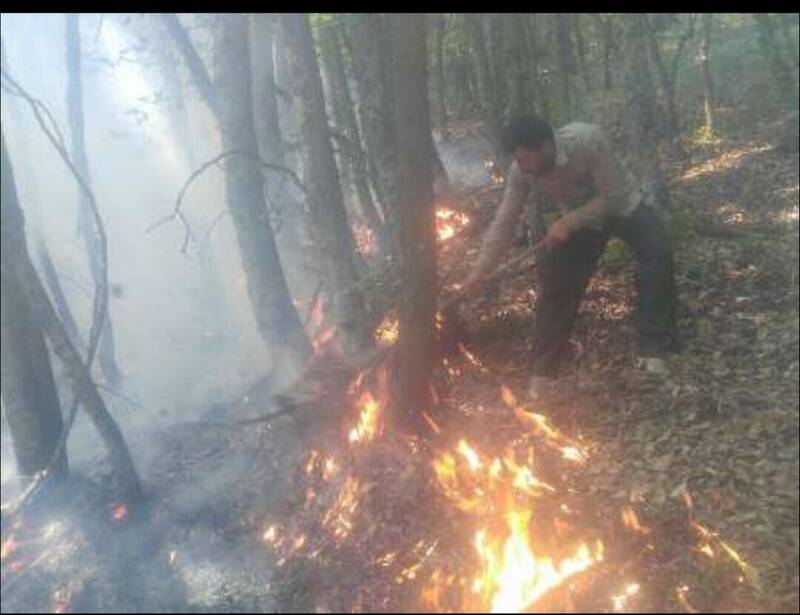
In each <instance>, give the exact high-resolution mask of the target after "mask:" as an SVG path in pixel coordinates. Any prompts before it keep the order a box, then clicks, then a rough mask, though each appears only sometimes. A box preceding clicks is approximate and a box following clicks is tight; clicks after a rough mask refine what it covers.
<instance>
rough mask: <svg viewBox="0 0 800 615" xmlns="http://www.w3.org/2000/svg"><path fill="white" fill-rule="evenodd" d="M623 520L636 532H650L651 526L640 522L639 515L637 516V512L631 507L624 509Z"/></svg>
mask: <svg viewBox="0 0 800 615" xmlns="http://www.w3.org/2000/svg"><path fill="white" fill-rule="evenodd" d="M622 522H623V523H624V524H625V526H626V527H629V528H630V529H632V530H633V531H634V532H638V533H639V534H649V533H650V528H649V527H646V526H644V525H642V524H641V523H639V517H637V516H636V512H635V511H634V510H633V509H632V508H630V507H628V508H625V509H623V511H622Z"/></svg>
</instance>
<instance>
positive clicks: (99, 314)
mask: <svg viewBox="0 0 800 615" xmlns="http://www.w3.org/2000/svg"><path fill="white" fill-rule="evenodd" d="M0 72H1V74H2V78H3V79H4V80H5V81H6V84H5V85H6V89H7V90H8V91H9V92H10V93H11V94H13V95H14V96H19V97H21V98H23V99H24V100H25V101H26V102H27V103H28V104H29V105H30V107H31V110H32V111H33V114H34V117H35V118H36V121H37V123H38V124H39V127H40V128H41V130H42V132H44V134H45V136H46V137H47V139H48V141H50V144H51V145H52V146H53V148H54V149H55V150H56V152H57V153H58V155H59V157H60V158H61V160H62V161H63V162H64V164H65V165H66V166H67V167H68V169H69V171H70V172H71V173H72V175H73V176H74V177H75V180H76V181H77V182H78V185H79V186H80V188H81V190H82V191H83V192H84V193H85V195H86V197H87V199H88V201H89V205H90V207H91V211H92V216H93V219H94V223H95V230H96V231H97V239H98V241H99V246H98V247H99V249H100V263H99V264H100V267H99V280H97V281H96V284H95V294H94V302H93V313H92V324H91V326H90V328H89V342H88V347H87V350H86V359H85V360H84V361H83V364H81V360H80V355H78V354H77V353H76V354H75V360H76V361H77V365H79V366H80V368H81V369H83V370H85V373H86V376H85V378H84V381H83V383H82V384H81V381H80V379H79V377H78V376H77V375H74V379H73V388H74V393H75V394H74V399H73V401H72V405H71V407H70V410H69V413H68V418H67V421H66V423H65V424H64V426H63V429H62V431H61V434H60V436H59V439H58V442H57V444H56V446H55V448H54V450H53V453H52V455H51V457H50V461H49V463H48V465H47V467H46V468H45V470H44V471H42V472H40V473H39V477H38V480H35V481H34V482H33V483H32V484H31V486H32V488H31V489H30V490H28V491H26V492H25V494H23V497H21V498H20V499H19V501H18V503H17V504H16V506H15V510H19V508H21V507H22V506H23V505H24V504H25V502H27V501H28V499H29V498H30V496H31V495H32V494H33V493H34V492H36V491H38V489H39V488H40V487H41V485H43V484H44V480H43V479H44V478H45V477H46V476H48V475H49V474H50V473H51V472H52V469H53V468H54V467H55V465H56V463H57V462H58V460H59V459H60V457H61V454H62V452H63V450H64V447H65V446H66V442H67V437H68V435H69V432H70V430H71V429H72V426H73V425H74V423H75V417H76V416H77V413H78V406H79V404H80V401H81V399H83V398H84V397H85V396H86V391H85V388H86V387H88V388H89V394H90V396H91V395H92V394H94V395H96V396H97V398H99V393H98V392H97V385H96V384H95V383H94V381H93V380H92V378H91V366H92V362H93V360H94V356H95V353H96V351H97V346H98V342H99V340H100V335H101V333H102V328H103V325H104V324H105V322H106V320H107V319H108V244H107V238H106V233H105V228H104V226H103V220H102V218H101V217H100V212H99V210H98V207H97V200H96V199H95V196H94V192H93V191H92V189H91V188H90V187H89V185H88V184H87V182H86V180H85V179H84V178H83V176H82V175H81V173H80V172H79V171H78V170H77V169H76V168H75V165H74V164H73V163H72V160H71V159H70V156H69V154H68V153H67V151H66V148H65V146H64V138H63V136H62V135H61V131H60V130H59V129H58V124H56V122H55V120H54V119H53V116H52V114H51V113H50V111H49V110H48V109H47V107H46V106H45V105H44V103H42V102H41V101H39V100H37V99H36V98H34V97H33V96H31V95H30V94H29V93H28V92H27V91H26V90H25V89H24V88H23V87H22V86H21V85H20V84H19V83H18V82H17V81H16V80H15V79H14V78H13V77H12V76H11V75H10V74H9V73H8V71H7V70H6V68H5V67H2V68H0ZM9 86H10V87H9ZM43 114H44V116H45V117H47V118H49V120H50V121H51V122H52V127H51V128H49V127H48V126H47V125H46V123H45V121H44V119H43V117H42V115H43ZM54 133H55V134H54ZM30 267H31V270H32V272H34V271H35V270H33V265H32V264H30ZM33 275H34V277H35V273H33ZM41 292H42V293H44V289H43V287H42V288H41ZM44 297H45V299H44V300H45V301H46V302H47V306H48V307H49V309H50V310H52V306H50V305H49V300H48V299H47V298H46V294H45V295H44ZM50 316H51V317H53V318H56V321H57V317H56V316H54V315H53V314H50ZM58 322H60V321H58ZM61 326H62V327H63V325H61ZM46 333H47V335H48V336H50V335H52V334H53V331H52V330H50V329H49V328H48V329H46ZM50 341H51V343H53V344H54V345H55V344H56V340H54V339H51V340H50ZM67 345H68V346H70V347H71V345H70V344H69V342H68V341H67ZM62 359H64V357H62ZM82 389H84V390H83V391H82ZM85 403H87V402H85ZM101 405H102V402H101ZM87 408H88V407H87ZM95 411H96V412H95ZM87 412H88V409H87ZM98 413H99V414H98ZM103 413H105V414H104V415H103ZM90 415H91V416H92V417H93V418H94V419H97V420H102V421H105V422H106V423H109V422H111V423H112V424H113V419H112V418H111V416H110V415H108V411H107V410H106V409H105V407H103V408H102V412H99V409H97V408H95V409H93V410H92V412H90ZM101 415H103V416H101ZM95 426H96V427H98V430H99V431H101V436H105V435H107V434H106V433H103V428H102V427H101V424H100V423H96V425H95ZM108 427H109V426H108V424H106V425H105V428H106V429H107V428H108ZM113 428H114V429H116V430H118V428H117V427H116V424H113ZM112 431H113V429H112ZM119 437H120V438H121V434H120V436H119ZM106 443H107V445H108V446H109V454H110V455H111V457H112V460H113V459H114V458H115V455H116V454H118V453H119V455H120V457H124V458H125V464H124V465H127V466H128V468H126V469H129V470H130V471H133V472H134V474H133V476H132V477H124V478H132V480H133V482H134V483H135V488H136V490H138V488H139V487H138V477H136V475H135V470H132V467H133V466H132V463H130V459H129V453H128V451H127V449H125V450H124V451H115V450H114V448H113V447H114V445H115V444H116V445H118V444H119V442H116V443H112V442H111V441H107V442H106ZM122 446H123V447H124V446H125V444H124V440H123V441H122Z"/></svg>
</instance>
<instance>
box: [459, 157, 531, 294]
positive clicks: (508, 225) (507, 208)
mask: <svg viewBox="0 0 800 615" xmlns="http://www.w3.org/2000/svg"><path fill="white" fill-rule="evenodd" d="M529 189H530V186H529V184H528V182H527V181H526V180H525V178H524V177H523V176H522V173H521V172H520V170H519V167H518V166H517V164H516V162H515V163H513V164H512V165H511V169H510V170H509V173H508V179H507V183H506V189H505V192H504V193H503V201H502V202H501V203H500V207H498V209H497V213H496V214H495V216H494V220H493V221H492V224H491V226H489V230H488V231H487V232H486V239H484V242H483V248H482V249H481V254H480V256H479V257H478V262H477V263H476V264H475V266H474V267H473V270H472V273H471V274H470V278H471V279H479V278H481V277H484V276H486V275H488V274H489V273H491V272H492V270H493V269H494V268H495V267H497V264H498V263H499V262H500V258H501V257H502V256H503V254H504V253H505V251H506V250H507V249H508V246H509V245H510V243H511V239H512V237H513V234H514V224H515V223H516V221H517V218H518V217H519V213H520V210H521V209H522V204H523V203H524V202H525V197H527V195H528V190H529Z"/></svg>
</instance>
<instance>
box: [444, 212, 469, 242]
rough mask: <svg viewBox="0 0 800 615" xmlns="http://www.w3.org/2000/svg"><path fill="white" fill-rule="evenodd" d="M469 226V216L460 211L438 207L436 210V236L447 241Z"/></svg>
mask: <svg viewBox="0 0 800 615" xmlns="http://www.w3.org/2000/svg"><path fill="white" fill-rule="evenodd" d="M467 224H469V216H468V215H467V214H465V213H464V212H462V211H456V210H455V209H448V208H447V207H439V208H437V209H436V236H437V237H438V238H439V241H447V240H448V239H451V238H452V237H454V236H455V235H456V234H457V233H458V232H459V231H460V230H461V229H463V228H464V227H465V226H467Z"/></svg>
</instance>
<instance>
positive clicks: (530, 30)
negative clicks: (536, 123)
mask: <svg viewBox="0 0 800 615" xmlns="http://www.w3.org/2000/svg"><path fill="white" fill-rule="evenodd" d="M523 23H526V24H527V32H526V38H527V40H528V49H529V50H530V56H529V57H530V74H531V80H532V81H531V87H532V88H533V90H534V91H535V92H536V94H535V95H533V94H531V102H533V101H534V99H535V102H536V103H537V111H538V113H539V115H541V117H542V118H543V119H545V120H547V121H549V120H550V102H549V100H548V94H547V91H546V89H545V84H544V82H543V80H542V77H541V71H540V69H539V60H540V49H539V33H538V32H537V29H538V24H539V22H538V20H537V16H536V14H535V13H534V14H531V15H529V16H528V19H527V20H524V22H523Z"/></svg>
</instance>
